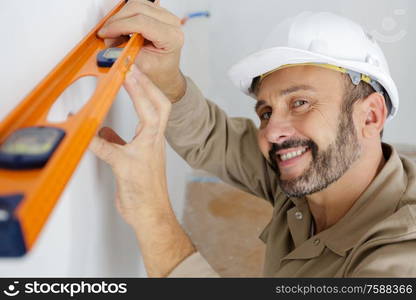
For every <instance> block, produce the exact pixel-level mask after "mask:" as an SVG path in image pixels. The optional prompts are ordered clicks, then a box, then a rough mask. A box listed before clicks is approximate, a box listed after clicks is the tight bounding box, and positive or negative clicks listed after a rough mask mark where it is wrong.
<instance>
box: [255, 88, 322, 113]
mask: <svg viewBox="0 0 416 300" xmlns="http://www.w3.org/2000/svg"><path fill="white" fill-rule="evenodd" d="M298 91H316V90H315V89H314V88H313V87H312V86H310V85H306V84H301V85H295V86H291V87H289V88H287V89H285V90H282V91H280V93H279V96H287V95H289V94H292V93H295V92H298ZM264 104H266V101H264V100H258V101H257V103H256V106H255V107H254V110H255V111H256V112H257V111H258V109H259V108H260V107H262V106H263V105H264Z"/></svg>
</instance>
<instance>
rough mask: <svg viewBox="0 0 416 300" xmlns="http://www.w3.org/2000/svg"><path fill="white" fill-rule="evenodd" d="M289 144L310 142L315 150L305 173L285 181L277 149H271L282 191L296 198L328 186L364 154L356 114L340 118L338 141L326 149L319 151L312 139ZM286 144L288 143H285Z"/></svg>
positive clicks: (272, 160) (298, 144) (273, 165)
mask: <svg viewBox="0 0 416 300" xmlns="http://www.w3.org/2000/svg"><path fill="white" fill-rule="evenodd" d="M288 144H290V147H296V146H303V145H308V146H309V149H310V150H311V153H312V161H311V162H310V164H309V166H308V167H307V168H306V170H305V171H304V173H303V174H302V175H300V176H298V177H296V178H293V179H289V180H283V179H281V174H280V170H279V168H278V164H277V159H278V158H277V157H276V154H275V153H276V151H273V152H274V153H273V154H272V151H271V152H270V161H271V165H272V168H273V169H274V170H275V172H276V174H277V178H278V182H279V186H280V188H281V190H282V191H283V192H284V193H285V194H286V195H287V196H288V197H296V198H301V197H303V196H306V195H310V194H314V193H316V192H319V191H321V190H323V189H325V188H327V187H328V186H329V185H330V184H331V183H333V182H335V181H337V180H338V179H339V178H341V177H342V176H343V175H344V174H345V172H347V170H348V169H349V168H350V167H351V165H352V164H353V163H354V162H355V161H356V160H358V159H359V157H360V153H361V147H360V144H359V142H358V138H357V133H356V131H355V127H354V125H353V122H352V117H344V118H343V119H342V120H340V123H339V125H338V132H337V137H336V139H335V141H334V142H332V143H331V144H330V145H329V146H328V148H327V149H326V150H324V151H319V150H318V147H317V145H316V144H315V143H314V142H313V141H311V140H308V141H305V140H293V141H290V142H289V143H288ZM282 145H283V146H284V143H283V144H282ZM290 147H285V148H290Z"/></svg>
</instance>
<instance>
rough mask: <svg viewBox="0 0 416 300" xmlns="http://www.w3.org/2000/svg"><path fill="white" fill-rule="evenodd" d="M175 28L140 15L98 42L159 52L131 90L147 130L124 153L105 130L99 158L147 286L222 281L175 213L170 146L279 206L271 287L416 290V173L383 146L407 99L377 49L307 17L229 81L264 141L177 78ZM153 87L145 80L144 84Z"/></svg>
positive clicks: (285, 28) (337, 21) (338, 21)
mask: <svg viewBox="0 0 416 300" xmlns="http://www.w3.org/2000/svg"><path fill="white" fill-rule="evenodd" d="M179 24H180V22H179V19H178V18H176V17H175V16H173V15H172V14H171V13H169V12H168V11H166V10H164V9H163V8H160V6H159V4H158V3H156V4H151V3H146V2H144V1H130V2H129V3H128V4H127V6H126V7H125V8H124V9H123V10H122V11H121V12H120V13H118V14H117V15H116V16H114V17H113V18H112V19H111V20H109V22H108V23H107V24H106V25H105V26H104V28H103V30H102V31H101V32H100V35H101V36H102V37H104V38H107V39H117V38H118V37H120V36H121V35H123V34H128V33H132V32H139V33H141V34H143V36H144V37H145V38H146V39H147V40H149V41H151V43H148V44H147V45H146V47H145V48H144V49H143V50H142V52H141V53H140V55H139V57H138V60H137V67H133V68H132V69H131V71H130V73H129V74H128V75H127V77H126V83H125V87H126V89H127V91H128V93H129V95H130V97H131V98H132V101H133V103H134V105H135V108H136V110H137V113H138V115H139V118H140V120H141V122H140V125H139V127H138V129H137V135H136V137H135V138H134V139H133V141H132V142H131V143H129V144H126V143H125V142H124V141H122V140H121V139H120V138H119V137H118V136H117V134H116V133H114V132H113V131H112V130H111V129H108V128H106V129H103V130H101V132H100V138H96V139H95V140H94V141H93V143H92V146H91V148H92V150H93V151H94V152H95V153H96V154H97V155H98V156H99V157H100V158H102V159H103V160H104V161H106V162H108V163H109V164H110V165H111V166H112V167H113V171H114V173H115V175H116V178H117V184H118V194H117V204H118V208H119V210H120V212H121V214H122V215H123V217H124V218H125V220H126V221H127V222H128V223H129V224H131V226H132V227H133V228H134V229H135V231H136V234H137V238H138V240H139V244H140V247H141V250H142V254H143V257H144V261H145V265H146V268H147V271H148V275H149V276H168V275H169V276H172V277H173V276H215V275H216V274H215V272H214V271H213V270H212V269H211V268H210V266H209V264H208V263H207V262H205V261H204V260H203V258H202V257H201V256H200V255H199V253H198V252H196V250H195V248H194V246H193V245H192V242H191V240H190V239H189V237H188V236H187V235H186V234H185V233H184V231H183V230H182V228H181V227H180V225H179V223H178V222H177V220H176V218H175V216H174V214H173V212H172V209H171V207H170V204H169V200H168V194H167V188H166V178H165V169H164V168H165V166H164V162H165V161H164V159H165V158H164V134H165V132H166V136H167V139H168V141H169V143H170V144H171V145H172V147H173V148H174V149H175V150H176V151H177V152H178V153H179V154H180V155H181V156H182V157H184V158H185V159H186V160H187V161H188V163H190V165H191V166H193V167H195V168H199V169H205V170H207V171H209V172H211V173H213V174H215V175H217V176H219V177H220V178H222V179H223V180H224V181H226V182H228V183H230V184H232V185H234V186H236V187H239V188H241V189H243V190H245V191H248V192H251V193H253V194H255V195H257V196H260V197H263V198H264V199H267V200H268V201H270V202H271V203H272V205H273V206H274V213H273V217H272V220H271V221H270V223H269V224H268V225H267V227H266V228H265V229H264V231H263V233H262V234H261V237H260V238H261V239H262V240H263V241H264V242H265V243H266V246H267V247H266V257H265V265H264V275H265V276H280V277H282V276H283V277H315V276H319V277H352V276H384V277H389V276H416V262H415V261H414V260H412V259H411V257H412V256H413V255H414V254H413V253H414V251H415V249H416V222H415V220H416V205H415V202H416V178H415V175H416V167H415V164H414V163H412V162H411V161H410V160H409V159H407V158H404V157H399V155H398V154H397V152H396V150H395V149H394V148H393V147H391V146H389V145H387V144H382V143H381V134H382V130H383V127H384V123H385V121H386V119H388V118H392V117H393V116H394V115H395V114H396V112H397V108H398V93H397V89H396V87H395V84H394V82H393V80H392V79H391V77H390V75H389V71H388V67H387V63H386V61H385V58H384V56H383V54H382V52H381V50H380V48H379V47H378V45H377V44H376V43H375V41H374V40H372V38H371V37H370V36H368V35H366V34H365V32H364V31H363V30H362V29H361V27H360V26H358V25H357V24H355V23H353V22H352V21H350V20H348V19H345V18H342V17H339V16H336V15H333V14H330V13H302V14H300V15H298V16H296V17H295V18H292V19H289V20H287V21H285V22H283V23H282V25H281V26H278V27H277V29H276V30H275V31H274V32H273V33H272V34H271V36H270V39H269V41H268V42H267V43H266V45H265V46H264V47H263V50H261V51H259V52H257V53H255V54H253V55H251V56H249V57H247V58H246V59H244V60H243V61H241V62H240V63H239V64H237V65H236V66H235V67H233V69H232V70H231V71H230V75H231V78H232V79H233V81H234V82H235V83H236V84H237V86H238V87H239V88H240V89H241V90H242V91H244V92H245V93H247V94H250V95H252V96H253V97H254V98H255V99H256V100H257V102H256V112H257V114H258V116H259V118H260V120H261V124H260V128H259V129H257V128H255V126H254V124H253V123H252V122H251V121H249V120H247V119H242V118H228V117H227V116H226V115H225V113H224V112H223V111H221V110H220V109H219V108H218V107H217V106H216V105H214V104H213V103H211V102H209V101H207V100H205V98H204V97H203V96H202V94H201V93H200V91H199V89H198V88H197V87H196V86H195V84H194V83H193V82H192V81H191V80H190V79H189V78H186V79H185V78H184V77H183V76H182V75H181V72H180V70H179V57H180V48H181V46H182V44H183V35H182V33H181V31H180V27H179V26H180V25H179ZM145 74H146V75H145Z"/></svg>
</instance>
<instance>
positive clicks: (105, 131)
mask: <svg viewBox="0 0 416 300" xmlns="http://www.w3.org/2000/svg"><path fill="white" fill-rule="evenodd" d="M98 136H99V137H101V138H103V139H105V140H106V141H107V142H109V143H113V144H118V145H122V146H123V145H125V144H126V141H125V140H123V139H122V138H121V137H120V136H119V135H118V134H117V133H116V132H115V131H114V130H113V129H111V128H109V127H103V128H101V129H100V131H99V132H98Z"/></svg>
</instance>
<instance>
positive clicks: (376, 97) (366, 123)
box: [360, 93, 387, 138]
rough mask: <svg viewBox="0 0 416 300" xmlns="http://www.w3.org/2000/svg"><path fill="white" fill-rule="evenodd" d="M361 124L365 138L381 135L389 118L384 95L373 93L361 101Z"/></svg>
mask: <svg viewBox="0 0 416 300" xmlns="http://www.w3.org/2000/svg"><path fill="white" fill-rule="evenodd" d="M360 108H361V109H360V111H361V112H362V118H360V119H361V124H360V125H361V126H362V136H363V137H364V138H373V137H379V136H380V132H381V131H382V130H383V128H384V123H385V121H386V118H387V106H386V101H385V100H384V97H383V95H381V94H380V93H372V94H371V95H369V96H368V97H367V98H365V99H363V100H362V101H360Z"/></svg>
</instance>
